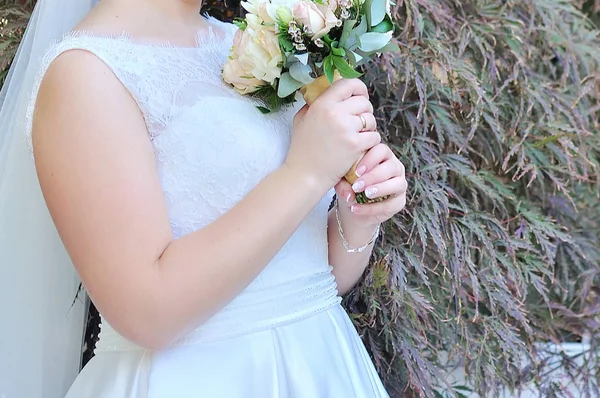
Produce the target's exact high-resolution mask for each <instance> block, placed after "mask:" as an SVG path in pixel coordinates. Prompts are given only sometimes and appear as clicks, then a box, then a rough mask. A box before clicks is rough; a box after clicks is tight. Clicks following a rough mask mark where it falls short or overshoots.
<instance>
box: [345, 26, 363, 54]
mask: <svg viewBox="0 0 600 398" xmlns="http://www.w3.org/2000/svg"><path fill="white" fill-rule="evenodd" d="M367 29H368V27H367V19H366V18H362V19H361V21H360V23H359V24H358V26H357V27H355V28H354V29H352V32H350V36H349V37H348V40H347V42H346V45H345V46H344V47H345V48H347V49H348V50H354V49H355V48H356V47H357V45H358V40H359V37H360V36H362V35H364V34H365V33H367Z"/></svg>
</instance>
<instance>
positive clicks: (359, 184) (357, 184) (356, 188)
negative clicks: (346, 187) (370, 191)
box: [352, 181, 365, 192]
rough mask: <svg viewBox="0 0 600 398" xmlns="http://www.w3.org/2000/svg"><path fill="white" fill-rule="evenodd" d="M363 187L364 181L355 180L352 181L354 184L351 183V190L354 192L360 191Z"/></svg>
mask: <svg viewBox="0 0 600 398" xmlns="http://www.w3.org/2000/svg"><path fill="white" fill-rule="evenodd" d="M364 187H365V182H364V181H356V182H355V183H354V185H352V190H353V191H354V192H361V191H362V190H363V188H364Z"/></svg>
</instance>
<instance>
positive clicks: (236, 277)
mask: <svg viewBox="0 0 600 398" xmlns="http://www.w3.org/2000/svg"><path fill="white" fill-rule="evenodd" d="M338 87H339V89H338V90H337V91H335V92H333V94H331V95H330V96H329V99H330V100H333V99H334V98H333V95H334V94H336V95H338V96H341V97H344V98H350V97H352V96H353V95H363V94H362V92H363V87H362V86H361V85H359V84H358V83H344V84H343V85H339V86H338ZM364 92H365V94H366V88H364ZM91 93H93V95H92V94H91ZM354 98H356V97H354ZM337 104H339V108H336V109H337V110H338V111H340V109H341V110H343V109H342V107H343V106H345V104H346V102H345V99H343V98H340V102H339V103H334V102H331V106H332V107H334V106H335V107H337V106H338V105H337ZM356 104H357V102H356V101H353V102H352V106H354V107H355V106H356ZM353 111H354V109H353V110H350V109H348V110H347V112H346V111H344V112H342V113H344V114H346V113H350V112H353ZM315 112H317V110H316V109H315ZM324 115H325V113H324V112H322V113H321V114H318V113H314V112H313V114H312V118H314V119H315V121H314V122H313V121H312V120H311V119H309V118H305V119H308V120H305V119H300V120H301V121H300V122H299V123H304V126H303V130H300V131H301V132H302V134H304V135H303V137H304V138H298V142H297V145H296V148H299V147H302V148H306V150H307V151H308V150H311V151H312V152H313V156H312V158H311V159H312V162H320V163H319V164H318V165H311V164H302V165H300V164H299V160H298V159H301V158H302V156H298V155H299V154H300V155H301V154H302V153H304V151H299V152H298V151H296V152H297V153H296V155H297V156H296V158H295V163H294V164H293V167H292V166H286V165H284V166H282V167H281V168H280V169H278V170H277V171H275V172H273V173H272V174H271V175H269V176H268V177H266V178H265V179H264V180H263V181H262V182H261V183H260V184H259V185H258V186H257V187H256V188H255V189H254V190H253V191H252V192H250V194H249V195H248V196H247V197H246V198H245V199H243V200H242V201H241V202H240V203H239V204H237V205H236V206H235V207H234V208H233V209H231V211H229V212H228V213H227V214H225V215H223V216H222V217H220V218H219V219H218V220H217V221H215V222H214V223H212V224H210V225H209V226H207V227H205V228H203V229H201V230H199V231H196V232H194V233H191V234H189V235H186V236H184V237H182V238H180V239H177V240H174V239H173V236H172V231H171V227H170V223H169V218H168V214H167V208H166V203H165V199H164V196H163V192H162V190H161V186H160V184H159V178H158V174H157V168H156V163H155V155H154V152H153V148H152V145H151V142H150V140H149V139H148V135H147V130H146V125H145V123H144V120H143V117H142V115H141V113H140V110H139V108H138V107H137V105H136V103H135V101H134V100H133V99H132V98H131V96H130V94H129V93H128V92H127V91H126V89H125V88H124V87H123V86H122V85H121V84H120V82H119V81H118V80H117V79H116V78H115V76H114V75H113V74H112V73H111V72H110V70H109V69H108V68H107V67H106V66H105V65H103V64H102V63H100V62H98V60H97V59H96V58H95V57H94V56H92V55H91V54H88V53H85V52H70V53H65V54H63V55H61V56H60V57H59V58H58V59H57V60H56V61H55V62H54V64H53V65H52V66H51V67H50V69H49V71H48V73H47V74H46V77H45V78H44V82H43V84H42V87H41V89H40V94H39V96H38V100H37V107H36V114H35V118H34V137H33V138H34V148H35V159H36V168H37V171H38V176H39V180H40V184H41V187H42V189H43V192H44V196H45V198H46V202H47V204H48V207H49V209H50V212H51V215H52V217H53V220H54V222H55V224H56V226H57V229H58V231H59V233H60V235H61V238H62V239H63V242H64V243H65V246H66V248H67V250H68V252H69V254H70V256H71V258H72V260H73V263H74V265H75V267H76V268H77V270H78V272H79V274H80V276H81V278H82V281H83V283H84V285H85V286H86V288H87V290H88V292H89V294H90V296H91V297H92V299H93V300H94V303H95V304H96V305H97V307H98V308H99V310H100V311H101V312H102V314H103V315H104V316H105V317H106V318H107V320H108V322H109V323H110V324H111V325H112V326H113V327H115V329H117V330H118V331H119V332H120V333H121V334H123V335H124V336H125V337H127V338H128V339H130V340H132V341H134V342H136V343H137V344H140V345H142V346H145V347H149V348H160V347H164V346H165V345H168V344H170V343H171V342H172V341H173V340H175V339H177V338H178V337H180V336H181V335H182V334H184V333H186V332H187V331H189V330H190V329H192V328H194V327H196V326H197V325H198V324H199V323H201V322H202V321H203V320H205V319H207V318H208V317H210V316H211V315H212V314H214V313H215V312H216V311H218V310H219V309H220V308H222V307H223V306H224V305H226V304H227V303H228V302H229V301H230V300H231V299H233V298H234V297H235V296H236V295H237V294H239V293H240V292H241V291H242V290H243V289H244V288H245V287H246V286H247V285H248V284H249V283H250V282H251V281H252V280H253V279H254V278H255V277H256V275H258V273H259V272H260V271H261V270H262V269H263V268H264V266H265V265H266V264H268V262H269V261H270V260H271V259H272V258H273V257H274V255H275V254H276V253H277V252H278V251H279V250H280V248H281V247H282V246H283V245H284V243H285V242H286V241H287V240H288V239H289V237H290V236H291V235H292V234H293V232H294V231H295V230H296V228H297V227H298V226H299V225H300V223H301V222H302V220H303V219H304V218H305V217H306V215H307V214H308V213H309V212H310V211H311V210H312V209H313V208H314V206H315V205H316V204H317V203H318V201H319V200H320V199H321V198H322V197H323V196H324V195H325V193H326V192H327V190H328V189H330V187H331V185H333V184H332V183H331V182H330V181H333V180H332V179H331V178H329V177H327V178H325V179H323V178H317V177H316V176H315V177H313V175H315V173H314V171H315V170H310V172H308V171H307V172H297V171H296V170H303V169H304V168H310V167H312V168H314V167H317V166H318V167H317V169H318V168H319V167H321V168H325V169H327V170H332V169H331V167H333V166H331V167H330V166H328V164H326V163H324V162H329V160H328V159H327V156H325V154H326V153H327V151H331V148H332V147H335V146H340V145H341V146H342V147H344V148H346V149H348V148H350V147H351V146H352V150H349V149H348V151H347V152H348V153H347V154H346V155H344V156H347V161H348V162H350V161H351V159H352V157H354V158H356V156H357V154H359V153H360V151H361V150H362V149H361V148H368V147H370V146H372V145H374V143H375V140H378V139H379V138H378V136H377V137H375V136H374V135H373V136H371V137H364V139H363V140H362V141H361V142H358V141H357V140H355V139H353V140H350V141H352V143H351V144H348V145H347V144H346V143H345V142H344V139H345V138H344V139H342V138H341V137H342V135H343V134H346V133H344V132H343V128H342V127H341V126H340V127H339V129H338V130H339V134H338V132H337V131H334V132H333V133H331V131H328V132H329V133H330V134H322V133H321V132H319V131H316V130H319V127H318V126H317V125H315V123H319V120H321V122H322V124H323V126H325V125H327V124H326V123H325V122H324V120H325V118H324V117H325V116H324ZM338 119H339V121H340V123H342V121H343V120H349V118H348V116H346V117H344V115H340V116H339V118H338ZM333 124H334V130H335V129H336V127H335V125H336V123H335V121H334V123H333ZM328 128H329V129H330V130H331V123H329V126H328ZM346 128H347V127H346ZM294 134H296V132H295V133H294ZM307 134H310V136H307ZM318 134H320V136H319V135H318ZM336 135H337V138H336V137H335V136H336ZM348 136H349V137H350V135H348ZM306 137H309V138H306ZM302 140H304V141H302ZM314 140H330V141H331V142H329V141H321V142H317V143H316V144H318V145H319V148H320V146H324V147H323V156H314V152H315V151H314V148H312V144H311V142H313V141H314ZM336 140H337V142H336ZM354 146H356V148H354ZM355 151H356V152H355ZM290 152H291V151H290ZM354 152H355V153H354ZM289 156H291V155H289ZM289 156H288V162H287V163H286V164H290V165H291V164H292V161H291V160H290V157H289ZM320 159H323V160H320ZM332 161H333V162H340V161H345V160H344V159H332ZM331 165H334V163H331ZM299 166H303V167H300V168H299ZM328 167H329V168H328ZM333 172H335V173H337V172H338V171H333ZM198 178H201V176H198ZM325 180H327V181H325Z"/></svg>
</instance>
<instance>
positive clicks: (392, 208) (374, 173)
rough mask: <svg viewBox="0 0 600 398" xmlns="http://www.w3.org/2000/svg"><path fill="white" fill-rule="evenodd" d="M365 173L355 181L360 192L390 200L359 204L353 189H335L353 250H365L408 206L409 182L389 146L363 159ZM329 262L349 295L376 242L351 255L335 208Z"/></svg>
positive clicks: (331, 214)
mask: <svg viewBox="0 0 600 398" xmlns="http://www.w3.org/2000/svg"><path fill="white" fill-rule="evenodd" d="M360 167H364V169H365V170H364V171H363V174H362V175H361V176H360V177H359V179H358V180H357V181H356V182H355V185H354V186H355V187H356V189H357V191H358V192H361V191H363V190H364V192H365V194H366V195H367V196H368V197H369V198H371V199H376V198H381V197H388V198H387V199H386V200H384V201H381V202H379V203H373V204H365V205H360V204H356V203H355V195H354V192H353V188H352V186H350V184H348V183H347V182H346V181H344V180H342V181H340V182H339V183H338V184H337V186H336V187H335V190H336V194H337V197H338V208H339V215H340V223H341V225H342V230H343V234H344V237H345V238H346V243H347V244H348V246H349V247H351V248H359V247H363V245H365V244H367V243H369V242H370V241H371V239H372V238H373V236H374V234H375V233H376V230H377V226H378V225H380V224H381V223H383V222H385V221H387V220H389V219H390V218H392V217H393V216H394V215H395V214H396V213H398V212H399V211H400V210H402V209H403V208H404V206H405V205H406V189H407V183H406V178H405V176H404V165H402V163H401V162H400V160H398V158H397V157H396V155H395V154H394V153H393V152H392V150H391V149H390V148H389V147H388V146H387V145H385V144H378V145H376V146H375V147H373V148H371V149H370V150H369V151H368V152H367V153H366V155H365V156H364V158H363V159H362V160H361V162H360V165H359V168H360ZM328 238H329V263H330V264H331V265H332V266H333V274H334V275H335V279H336V282H337V284H338V290H339V292H340V294H344V293H347V292H348V291H349V290H350V289H351V288H352V287H353V286H354V285H355V284H356V282H357V281H358V279H359V278H360V277H361V275H362V273H363V272H364V270H365V267H366V266H367V264H368V262H369V257H370V256H371V253H372V251H373V243H371V244H370V245H369V246H367V247H365V250H364V251H363V252H362V253H348V252H347V250H346V248H345V247H344V245H343V243H342V237H341V236H340V233H339V231H338V223H337V218H336V215H335V209H334V210H331V211H330V212H329V222H328Z"/></svg>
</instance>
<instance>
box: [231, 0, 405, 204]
mask: <svg viewBox="0 0 600 398" xmlns="http://www.w3.org/2000/svg"><path fill="white" fill-rule="evenodd" d="M242 6H243V7H244V9H245V10H246V11H247V14H246V17H245V18H244V19H241V20H238V21H237V22H236V23H237V25H238V26H239V28H240V30H239V31H238V32H237V33H236V35H235V38H234V43H233V47H232V49H231V55H230V57H229V59H228V60H227V62H226V63H225V65H224V67H223V79H224V80H225V82H227V83H229V84H231V85H232V86H233V87H234V88H235V89H236V90H237V91H238V92H239V93H240V94H243V95H252V96H255V97H258V98H260V99H262V100H263V102H264V106H261V107H260V109H261V111H263V112H275V111H278V110H279V109H280V108H281V107H282V106H286V105H289V104H291V103H293V102H295V101H296V94H297V93H298V92H300V93H301V94H302V95H303V96H304V98H305V101H306V102H307V104H308V105H309V106H310V104H311V103H312V102H313V101H314V100H316V98H318V96H319V95H321V94H322V93H323V92H324V91H325V90H326V89H327V88H328V87H329V86H330V85H331V84H332V83H333V82H334V81H335V80H337V79H341V78H348V79H352V78H357V77H360V76H361V74H360V73H359V72H357V71H356V68H357V67H359V66H360V65H362V64H363V63H365V62H368V61H369V60H370V59H372V58H373V57H374V56H376V55H378V54H381V53H383V52H390V51H398V50H399V49H398V46H397V45H396V44H394V43H393V42H392V40H391V39H392V33H393V29H394V25H393V23H392V19H391V17H390V2H389V0H248V1H245V2H242ZM359 161H360V159H359ZM357 163H358V162H357ZM355 166H356V164H355ZM356 178H357V176H356V173H355V167H353V168H352V170H350V171H349V172H348V173H347V175H346V179H347V180H348V182H350V183H353V182H354V181H355V180H356ZM357 201H359V202H363V203H364V202H366V201H368V200H367V198H366V197H365V196H364V194H359V195H357Z"/></svg>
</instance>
